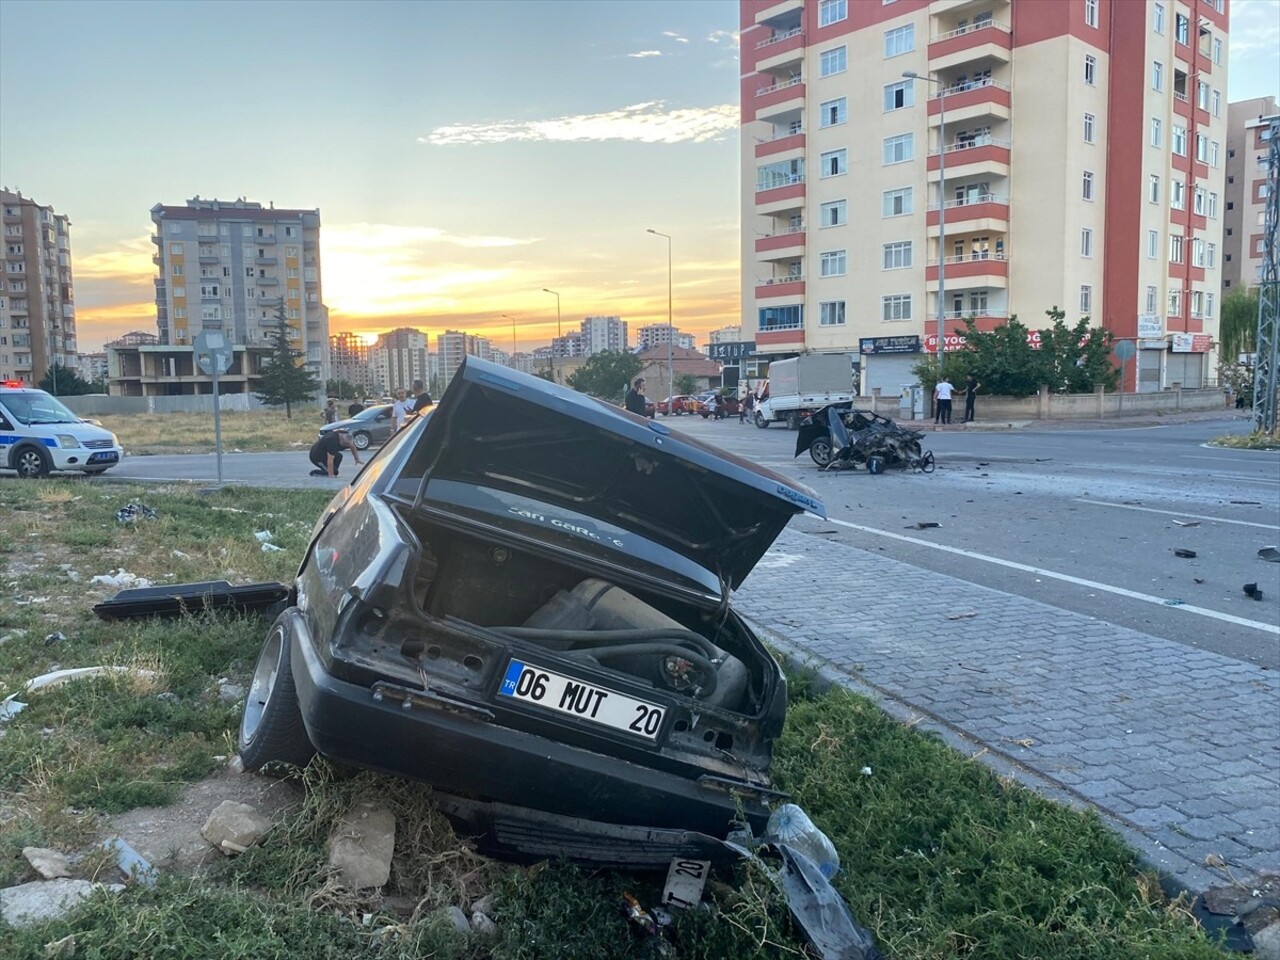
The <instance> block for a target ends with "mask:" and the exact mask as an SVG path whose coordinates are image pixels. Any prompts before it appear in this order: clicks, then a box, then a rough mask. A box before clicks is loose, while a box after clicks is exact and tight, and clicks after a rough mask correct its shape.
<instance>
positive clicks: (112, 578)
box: [89, 567, 151, 590]
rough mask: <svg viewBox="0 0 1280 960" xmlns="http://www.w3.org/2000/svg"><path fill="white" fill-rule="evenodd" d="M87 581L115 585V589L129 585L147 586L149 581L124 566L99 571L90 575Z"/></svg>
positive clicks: (126, 587)
mask: <svg viewBox="0 0 1280 960" xmlns="http://www.w3.org/2000/svg"><path fill="white" fill-rule="evenodd" d="M89 582H90V583H91V584H92V583H99V584H102V586H104V587H115V588H116V589H117V590H124V589H128V588H131V587H138V588H142V587H149V586H151V581H150V580H148V579H147V578H146V577H139V576H135V575H134V574H132V573H130V572H129V571H128V570H126V569H125V568H124V567H121V568H120V569H118V570H112V571H111V572H110V573H100V574H98V575H97V576H96V577H92V578H91V579H90V580H89Z"/></svg>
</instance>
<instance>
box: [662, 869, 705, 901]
mask: <svg viewBox="0 0 1280 960" xmlns="http://www.w3.org/2000/svg"><path fill="white" fill-rule="evenodd" d="M710 873H711V861H710V860H683V859H681V858H679V857H677V858H676V859H674V860H672V861H671V866H670V867H669V868H667V882H666V884H664V885H663V888H662V903H663V905H664V906H668V907H679V908H680V909H682V910H685V909H688V908H689V907H696V906H697V905H698V904H699V903H701V902H702V891H703V889H704V888H705V887H706V885H707V876H708V875H709V874H710Z"/></svg>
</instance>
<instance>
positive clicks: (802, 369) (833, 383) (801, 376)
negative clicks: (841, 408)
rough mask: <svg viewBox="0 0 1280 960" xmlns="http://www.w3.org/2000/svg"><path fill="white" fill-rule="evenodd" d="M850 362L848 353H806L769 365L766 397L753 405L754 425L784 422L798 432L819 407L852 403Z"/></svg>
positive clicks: (851, 356) (851, 355) (851, 369)
mask: <svg viewBox="0 0 1280 960" xmlns="http://www.w3.org/2000/svg"><path fill="white" fill-rule="evenodd" d="M853 361H854V356H853V354H851V353H806V354H804V355H803V356H799V357H791V358H790V359H788V360H775V361H774V362H773V363H771V364H769V379H768V380H767V381H766V384H767V395H766V396H765V397H763V398H762V399H759V400H758V401H757V403H756V412H755V418H754V419H755V424H756V426H757V427H759V428H760V429H762V430H763V429H764V428H765V427H767V426H769V424H770V423H773V422H775V421H785V422H786V424H787V426H788V427H789V428H790V429H792V430H798V429H799V428H800V421H801V420H803V419H804V418H805V417H807V416H808V415H809V414H811V413H813V411H814V410H817V409H818V408H819V407H824V406H826V405H827V404H828V403H841V402H843V401H848V400H852V399H853V397H854V393H853Z"/></svg>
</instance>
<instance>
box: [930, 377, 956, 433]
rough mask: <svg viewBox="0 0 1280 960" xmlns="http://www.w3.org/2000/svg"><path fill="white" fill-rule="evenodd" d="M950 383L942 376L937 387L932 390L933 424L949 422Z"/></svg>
mask: <svg viewBox="0 0 1280 960" xmlns="http://www.w3.org/2000/svg"><path fill="white" fill-rule="evenodd" d="M951 390H952V386H951V381H950V380H948V379H947V378H946V376H945V375H943V377H942V379H941V380H939V381H938V385H937V386H936V387H934V388H933V422H934V423H950V422H951Z"/></svg>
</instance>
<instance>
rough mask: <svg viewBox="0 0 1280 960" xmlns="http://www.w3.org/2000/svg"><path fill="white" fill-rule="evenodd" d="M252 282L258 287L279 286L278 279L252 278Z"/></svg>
mask: <svg viewBox="0 0 1280 960" xmlns="http://www.w3.org/2000/svg"><path fill="white" fill-rule="evenodd" d="M253 282H254V283H255V284H257V285H258V286H260V287H278V286H280V278H279V277H254V278H253Z"/></svg>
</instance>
